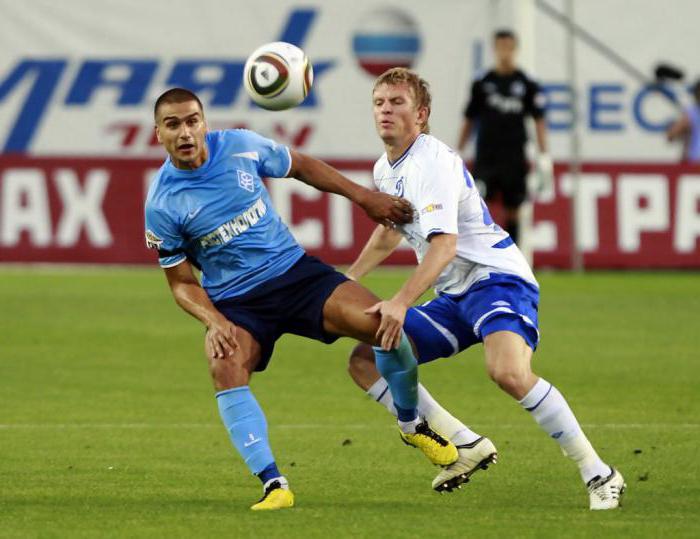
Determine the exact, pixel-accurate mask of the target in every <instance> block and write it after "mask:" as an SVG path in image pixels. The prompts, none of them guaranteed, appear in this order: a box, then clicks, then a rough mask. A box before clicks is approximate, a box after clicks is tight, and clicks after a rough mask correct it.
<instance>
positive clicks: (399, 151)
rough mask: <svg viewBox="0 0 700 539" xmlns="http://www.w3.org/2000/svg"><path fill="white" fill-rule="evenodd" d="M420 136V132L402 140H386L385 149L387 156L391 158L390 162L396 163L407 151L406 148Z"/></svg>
mask: <svg viewBox="0 0 700 539" xmlns="http://www.w3.org/2000/svg"><path fill="white" fill-rule="evenodd" d="M419 136H420V133H418V134H417V135H414V136H411V137H409V138H407V139H402V140H401V141H395V142H394V141H392V142H384V149H385V150H386V157H387V159H389V163H395V162H396V161H397V160H398V159H399V158H400V157H401V156H402V155H403V154H404V153H406V150H408V149H409V148H410V147H411V145H412V144H413V143H414V142H415V141H416V139H417V138H418V137H419Z"/></svg>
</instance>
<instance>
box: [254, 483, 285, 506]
mask: <svg viewBox="0 0 700 539" xmlns="http://www.w3.org/2000/svg"><path fill="white" fill-rule="evenodd" d="M289 507H294V494H292V491H291V490H289V489H288V488H284V487H282V484H281V483H280V482H279V481H273V482H272V483H270V484H269V485H268V486H267V488H266V489H265V494H264V495H263V497H262V498H260V501H259V502H258V503H256V504H254V505H252V506H251V507H250V508H251V509H252V510H253V511H274V510H276V509H287V508H289Z"/></svg>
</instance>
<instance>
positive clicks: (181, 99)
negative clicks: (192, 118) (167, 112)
mask: <svg viewBox="0 0 700 539" xmlns="http://www.w3.org/2000/svg"><path fill="white" fill-rule="evenodd" d="M187 101H196V102H197V105H199V110H201V111H202V114H203V113H204V107H203V106H202V102H201V101H200V100H199V98H198V97H197V94H195V93H194V92H191V91H190V90H188V89H187V88H170V90H167V91H165V92H163V93H162V94H160V97H159V98H158V99H156V104H155V106H154V107H153V116H154V117H157V116H158V109H159V108H160V106H161V105H166V104H170V103H186V102H187Z"/></svg>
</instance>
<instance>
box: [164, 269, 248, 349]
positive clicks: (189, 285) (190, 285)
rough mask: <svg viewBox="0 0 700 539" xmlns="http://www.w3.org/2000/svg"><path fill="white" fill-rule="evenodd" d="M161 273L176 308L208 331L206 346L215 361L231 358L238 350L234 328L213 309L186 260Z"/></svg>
mask: <svg viewBox="0 0 700 539" xmlns="http://www.w3.org/2000/svg"><path fill="white" fill-rule="evenodd" d="M163 271H165V276H166V278H167V279H168V284H169V285H170V290H171V292H172V293H173V297H174V298H175V301H176V302H177V304H178V305H179V306H180V307H181V308H182V309H183V310H184V311H185V312H187V313H189V314H191V315H192V316H194V317H195V318H196V319H197V320H199V321H200V322H202V323H203V324H204V325H205V326H206V327H207V335H206V343H205V344H206V346H207V349H208V350H210V351H211V352H212V355H213V356H214V358H223V357H225V356H230V355H232V354H233V352H234V351H235V350H236V348H238V342H237V341H236V326H235V325H233V324H232V323H231V322H229V321H228V320H227V319H226V317H225V316H224V315H223V314H221V313H220V312H219V311H218V310H217V309H216V307H214V305H213V304H212V302H211V300H210V299H209V296H207V293H206V291H205V290H204V288H202V285H200V284H199V281H198V280H197V278H196V277H195V275H194V272H193V271H192V266H191V265H190V263H189V262H188V261H187V260H185V261H183V262H181V263H180V264H178V265H177V266H173V267H170V268H163Z"/></svg>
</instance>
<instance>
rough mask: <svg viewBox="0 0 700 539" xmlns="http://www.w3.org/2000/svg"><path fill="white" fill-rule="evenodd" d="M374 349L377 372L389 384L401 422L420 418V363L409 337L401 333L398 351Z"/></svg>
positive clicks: (375, 347) (374, 347)
mask: <svg viewBox="0 0 700 539" xmlns="http://www.w3.org/2000/svg"><path fill="white" fill-rule="evenodd" d="M372 348H373V349H374V357H375V362H376V364H377V370H378V371H379V373H380V374H381V375H382V376H383V377H384V379H385V380H386V381H387V383H388V384H389V391H391V397H392V398H393V399H394V407H395V408H396V412H397V415H398V418H399V421H413V420H414V419H416V417H418V413H417V411H416V408H417V407H418V361H416V358H415V357H414V356H413V350H411V343H410V342H408V337H406V334H405V333H404V332H403V331H402V332H401V344H400V345H399V347H398V349H396V350H390V351H388V352H387V351H386V350H383V349H382V348H380V347H378V346H373V347H372Z"/></svg>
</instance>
